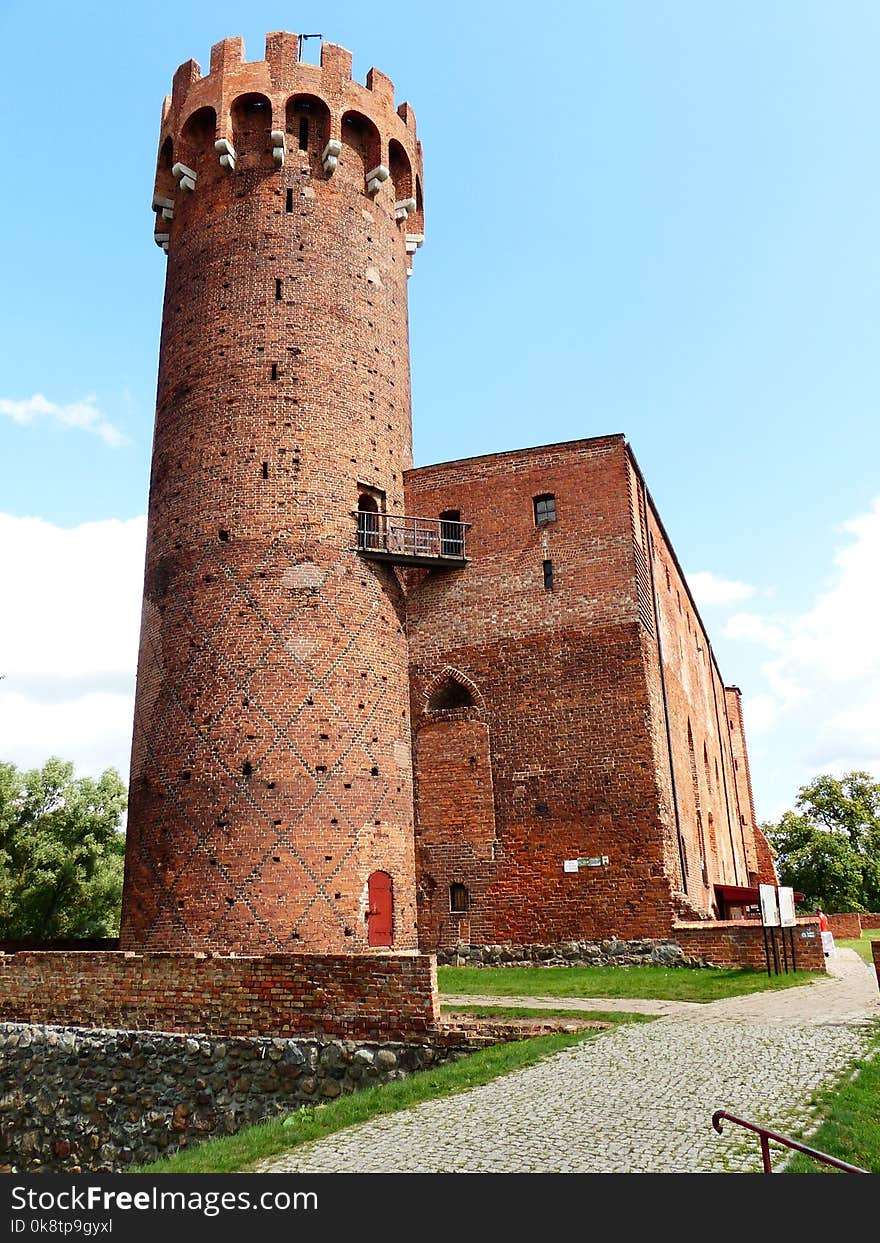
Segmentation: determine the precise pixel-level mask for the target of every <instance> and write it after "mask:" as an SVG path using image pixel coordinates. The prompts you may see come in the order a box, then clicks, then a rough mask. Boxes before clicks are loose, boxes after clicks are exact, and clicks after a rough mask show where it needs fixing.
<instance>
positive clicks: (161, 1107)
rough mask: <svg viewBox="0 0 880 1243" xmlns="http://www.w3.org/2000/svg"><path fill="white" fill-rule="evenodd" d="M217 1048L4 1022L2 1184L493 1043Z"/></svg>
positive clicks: (256, 1118)
mask: <svg viewBox="0 0 880 1243" xmlns="http://www.w3.org/2000/svg"><path fill="white" fill-rule="evenodd" d="M492 1042H493V1039H492V1038H491V1037H480V1036H474V1035H468V1034H466V1033H463V1032H456V1031H451V1030H450V1031H448V1032H445V1033H437V1034H436V1035H435V1036H433V1037H426V1038H425V1039H424V1040H421V1041H418V1042H412V1043H407V1042H398V1041H390V1040H389V1041H356V1040H334V1039H303V1038H297V1039H280V1038H264V1037H253V1038H241V1037H236V1038H228V1039H227V1038H222V1037H220V1038H218V1037H212V1036H204V1035H200V1036H186V1035H179V1034H174V1033H169V1032H153V1031H149V1032H145V1031H112V1030H98V1029H85V1028H72V1027H44V1026H33V1025H26V1024H15V1023H0V1085H2V1089H0V1174H3V1173H7V1174H8V1173H37V1172H51V1173H59V1172H64V1173H73V1174H75V1173H82V1172H85V1171H91V1172H99V1173H107V1172H115V1171H120V1170H125V1169H126V1168H127V1167H129V1166H132V1165H139V1164H146V1163H148V1162H150V1161H154V1160H156V1158H158V1157H161V1156H166V1155H170V1154H171V1153H173V1152H175V1151H176V1150H177V1149H179V1148H184V1147H187V1146H189V1145H191V1144H193V1143H197V1142H199V1141H201V1140H205V1139H209V1138H212V1137H217V1136H222V1135H231V1134H233V1133H235V1132H236V1131H238V1130H240V1129H241V1128H242V1127H244V1126H249V1125H252V1124H254V1123H257V1122H262V1121H265V1120H266V1119H269V1118H272V1117H275V1116H277V1115H279V1114H287V1113H292V1112H294V1111H296V1110H297V1109H300V1108H301V1107H303V1106H313V1105H320V1104H323V1103H325V1102H327V1101H331V1100H333V1099H335V1098H336V1097H338V1096H340V1095H342V1094H343V1093H348V1092H354V1091H356V1090H358V1089H359V1088H364V1087H372V1086H373V1085H374V1084H379V1083H386V1082H388V1081H389V1080H391V1079H401V1078H403V1077H404V1076H405V1075H407V1074H409V1073H411V1072H412V1071H416V1070H424V1069H426V1068H428V1067H431V1066H436V1065H438V1064H440V1063H441V1062H445V1061H449V1060H451V1059H455V1058H457V1057H459V1056H461V1055H462V1054H463V1053H464V1052H470V1051H471V1050H472V1049H473V1048H475V1047H480V1046H481V1045H485V1044H490V1043H492Z"/></svg>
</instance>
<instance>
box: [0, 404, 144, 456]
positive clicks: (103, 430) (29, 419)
mask: <svg viewBox="0 0 880 1243" xmlns="http://www.w3.org/2000/svg"><path fill="white" fill-rule="evenodd" d="M0 414H6V415H8V416H9V417H10V418H11V419H12V421H13V422H14V423H20V424H22V425H24V424H27V423H33V422H34V421H35V420H36V419H38V418H40V417H45V418H50V419H54V420H55V421H56V422H57V423H60V424H62V426H64V427H77V428H79V429H80V430H82V431H85V432H93V433H94V434H95V435H96V436H100V438H101V440H103V441H104V443H105V444H108V445H112V446H113V447H114V448H115V447H116V446H118V445H122V444H125V437H124V436H123V434H122V432H121V431H120V430H119V428H118V427H115V426H114V424H112V423H111V422H110V420H109V419H108V418H107V417H106V415H104V413H103V412H102V411H101V410H99V409H98V406H97V398H96V397H94V396H90V397H84V398H83V399H82V401H72V402H68V403H67V404H66V405H59V404H58V402H55V401H48V400H47V399H46V398H45V397H44V396H43V394H42V393H34V395H33V397H29V398H28V399H27V400H26V401H10V400H9V399H8V398H3V397H0Z"/></svg>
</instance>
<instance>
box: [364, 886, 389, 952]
mask: <svg viewBox="0 0 880 1243" xmlns="http://www.w3.org/2000/svg"><path fill="white" fill-rule="evenodd" d="M367 897H368V906H367V942H368V944H369V945H391V943H392V941H393V934H394V889H393V885H392V881H391V877H390V876H389V875H388V873H387V872H373V873H372V875H371V876H370V879H369V880H368V882H367Z"/></svg>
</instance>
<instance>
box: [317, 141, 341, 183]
mask: <svg viewBox="0 0 880 1243" xmlns="http://www.w3.org/2000/svg"><path fill="white" fill-rule="evenodd" d="M341 154H342V143H341V142H340V141H339V139H338V138H331V139H330V141H329V142H328V143H327V146H326V147H325V148H324V150H323V151H322V153H321V163H322V165H323V166H324V173H325V174H326V176H328V177H332V176H333V174H334V173H335V172H336V166H337V164H338V163H339V157H340V155H341Z"/></svg>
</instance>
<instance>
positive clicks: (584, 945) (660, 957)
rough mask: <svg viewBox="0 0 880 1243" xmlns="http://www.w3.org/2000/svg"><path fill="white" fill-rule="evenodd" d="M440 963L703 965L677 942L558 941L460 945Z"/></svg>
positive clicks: (442, 953)
mask: <svg viewBox="0 0 880 1243" xmlns="http://www.w3.org/2000/svg"><path fill="white" fill-rule="evenodd" d="M437 963H438V965H440V966H446V965H450V964H451V965H454V966H460V967H575V966H583V967H625V966H642V967H646V966H647V967H702V966H705V965H706V962H705V960H704V959H702V958H700V957H699V956H694V955H688V954H685V953H684V952H683V951H682V949H681V946H679V945H677V944H676V943H675V941H663V940H655V939H652V938H650V937H644V938H641V939H639V940H635V941H621V940H618V939H617V938H615V937H612V938H611V939H610V940H604V941H559V942H558V943H557V944H555V945H509V944H508V945H458V946H456V947H455V949H451V950H440V951H438V953H437Z"/></svg>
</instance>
